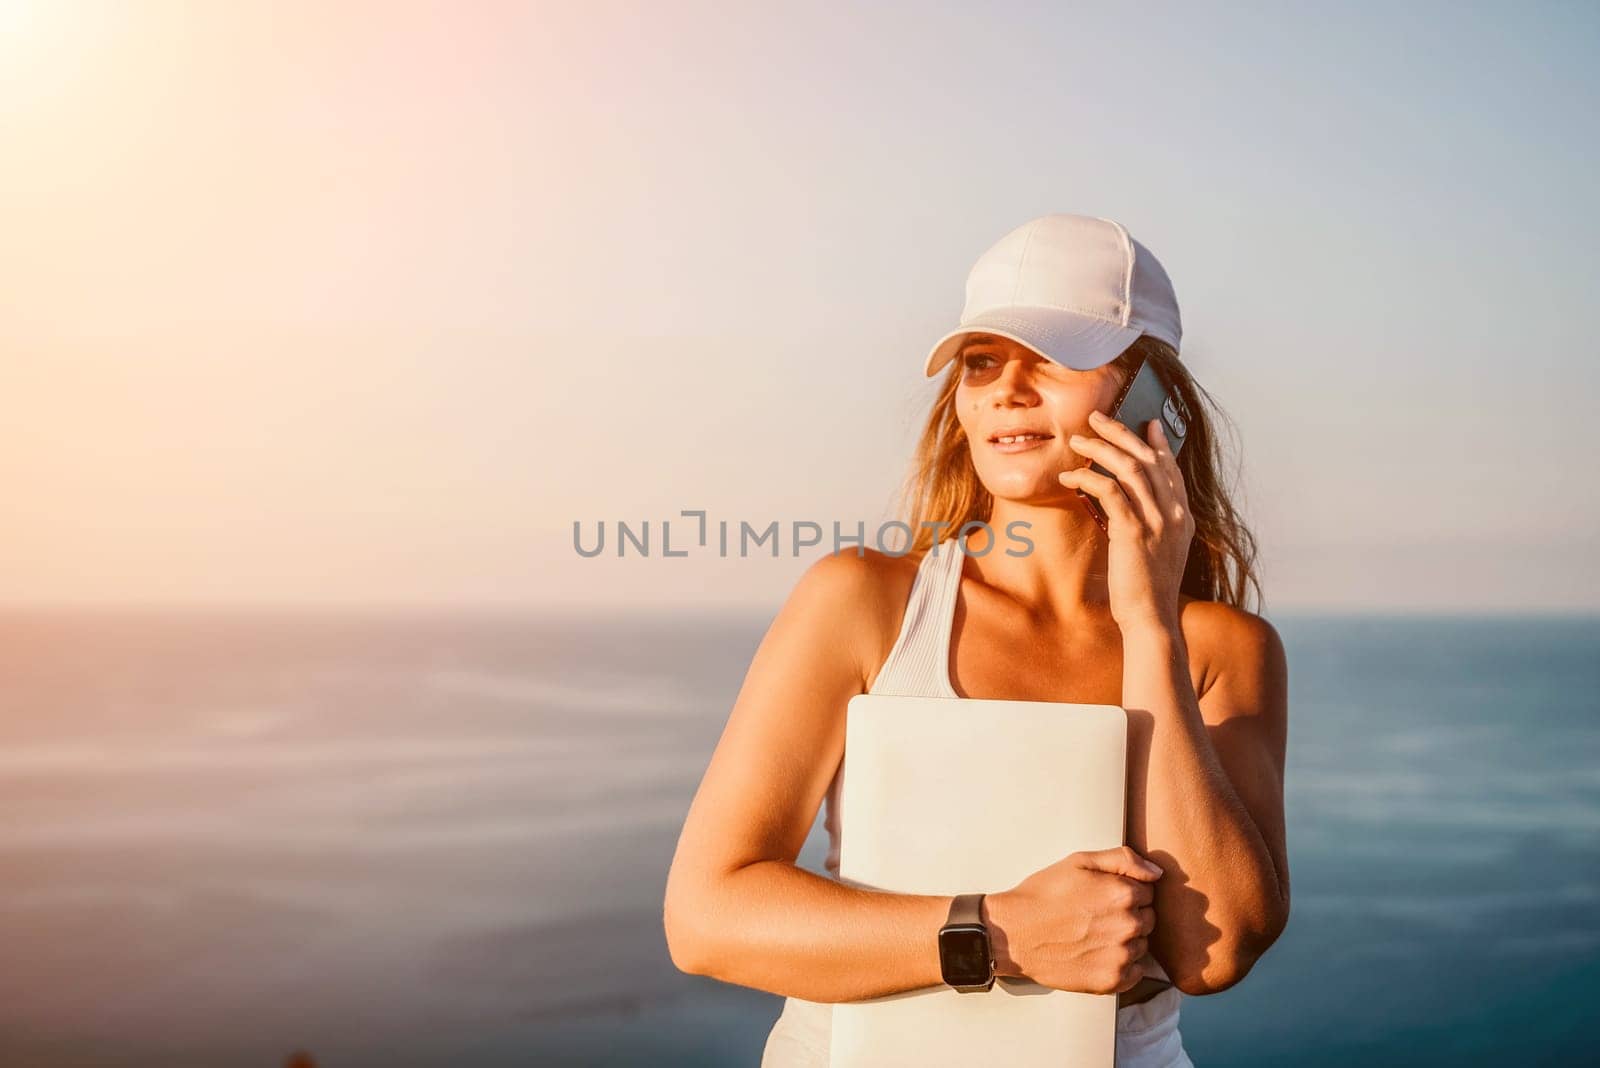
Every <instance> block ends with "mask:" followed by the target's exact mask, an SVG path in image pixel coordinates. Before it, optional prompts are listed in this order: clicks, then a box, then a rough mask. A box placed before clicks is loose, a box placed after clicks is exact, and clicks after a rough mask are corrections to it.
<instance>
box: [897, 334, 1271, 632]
mask: <svg viewBox="0 0 1600 1068" xmlns="http://www.w3.org/2000/svg"><path fill="white" fill-rule="evenodd" d="M1141 359H1143V360H1147V361H1149V362H1150V363H1151V364H1152V365H1153V366H1154V368H1155V372H1156V374H1157V376H1158V377H1159V378H1160V379H1161V381H1162V383H1163V384H1164V385H1165V386H1166V387H1167V388H1168V389H1169V390H1172V391H1173V392H1175V393H1177V394H1178V396H1179V397H1180V398H1181V399H1182V401H1183V403H1184V406H1185V407H1186V408H1187V409H1188V413H1189V420H1188V436H1187V437H1186V438H1185V439H1184V446H1183V450H1182V451H1181V452H1180V453H1179V454H1178V470H1179V471H1181V472H1182V473H1183V481H1184V487H1185V490H1186V492H1187V493H1188V497H1189V509H1190V512H1191V513H1192V515H1193V516H1194V524H1195V529H1194V537H1193V538H1192V539H1191V540H1190V543H1189V559H1188V561H1187V562H1186V563H1185V565H1184V569H1183V580H1182V583H1181V584H1180V587H1179V589H1180V590H1181V592H1183V593H1185V594H1188V595H1189V596H1190V597H1194V598H1197V599H1199V600H1203V601H1220V602H1223V603H1225V604H1229V605H1232V606H1234V607H1235V608H1245V607H1246V606H1245V597H1246V593H1247V587H1249V588H1253V589H1254V590H1255V599H1256V603H1257V604H1258V605H1260V604H1261V603H1262V601H1263V595H1262V589H1261V582H1260V580H1259V579H1258V578H1257V576H1256V541H1255V537H1254V535H1252V534H1251V533H1250V530H1249V528H1248V527H1246V526H1245V523H1244V520H1243V519H1242V518H1241V517H1240V515H1239V512H1238V510H1237V509H1236V508H1235V507H1234V505H1233V501H1232V500H1231V498H1230V490H1229V487H1228V486H1225V485H1224V483H1223V481H1222V479H1221V477H1220V472H1221V470H1222V461H1223V451H1222V448H1221V443H1220V442H1219V441H1218V440H1217V436H1216V434H1215V432H1214V417H1215V419H1216V420H1220V421H1222V422H1225V423H1227V424H1228V425H1229V426H1230V427H1232V426H1233V422H1232V420H1230V419H1228V417H1227V415H1226V413H1225V412H1223V410H1222V408H1221V407H1220V406H1219V405H1218V404H1217V403H1216V402H1215V400H1213V399H1212V397H1211V394H1210V393H1208V392H1207V391H1206V390H1205V389H1204V388H1203V387H1202V386H1201V385H1200V384H1199V383H1198V382H1196V381H1195V380H1194V377H1193V376H1192V375H1191V374H1190V373H1189V369H1188V368H1187V367H1185V366H1184V365H1183V364H1182V363H1181V362H1180V361H1179V359H1178V354H1177V352H1176V351H1175V350H1174V349H1173V348H1172V346H1171V345H1168V344H1167V343H1166V342H1164V341H1159V340H1157V339H1156V338H1153V337H1150V336H1148V335H1144V336H1141V337H1140V338H1139V339H1138V340H1137V341H1135V342H1134V343H1133V344H1132V345H1131V346H1129V347H1128V349H1127V351H1125V352H1123V354H1122V355H1121V356H1118V357H1117V358H1116V359H1115V360H1114V361H1112V366H1113V367H1115V368H1117V369H1118V370H1119V371H1121V372H1122V374H1123V375H1124V376H1127V375H1129V374H1132V373H1133V372H1134V370H1135V369H1137V367H1138V365H1139V361H1140V360H1141ZM964 366H965V361H964V360H962V359H961V358H960V357H959V356H958V357H957V358H956V359H954V360H952V361H951V364H950V370H949V372H948V373H947V374H946V375H945V379H944V383H943V385H942V386H941V387H940V390H939V396H938V397H937V398H936V399H935V400H934V402H933V407H932V409H931V410H930V411H929V413H928V420H927V423H926V424H925V425H924V427H923V429H922V435H921V437H920V438H919V440H918V442H917V450H916V454H915V457H914V459H913V461H912V467H911V473H910V475H909V476H908V478H907V479H906V482H905V484H904V486H903V487H902V489H901V494H900V503H899V506H898V509H897V510H898V513H899V514H901V515H905V516H907V517H908V519H907V525H908V526H910V528H911V531H912V536H911V543H910V545H908V546H907V547H906V549H905V553H906V554H908V555H909V554H913V553H917V554H920V553H924V552H927V551H928V550H929V549H930V548H932V546H933V539H934V533H935V531H937V530H942V531H943V532H944V533H943V536H945V537H949V536H951V535H953V534H954V533H955V532H957V531H959V530H961V529H962V527H963V526H964V525H965V524H967V523H972V522H978V521H984V522H987V521H988V519H989V516H990V514H991V513H992V511H993V509H994V498H993V497H992V496H991V495H990V493H989V491H988V490H987V489H985V488H984V486H983V482H982V481H981V480H980V479H979V478H978V472H977V470H976V469H975V468H974V467H973V466H972V450H971V448H970V446H969V443H968V441H967V436H966V432H965V431H964V430H962V428H961V421H960V419H958V418H957V416H956V407H955V395H956V387H957V386H958V385H960V383H961V376H962V373H963V368H964ZM1234 438H1235V440H1237V434H1234ZM941 522H942V523H946V524H948V526H946V527H943V528H939V527H928V526H923V525H922V524H924V523H941Z"/></svg>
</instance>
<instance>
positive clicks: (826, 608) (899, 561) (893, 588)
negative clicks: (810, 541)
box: [790, 548, 923, 689]
mask: <svg viewBox="0 0 1600 1068" xmlns="http://www.w3.org/2000/svg"><path fill="white" fill-rule="evenodd" d="M922 556H923V554H922V553H917V554H915V555H913V554H903V555H900V556H893V555H890V554H889V553H885V552H880V551H879V550H877V549H871V548H864V549H862V550H861V552H859V553H857V552H854V551H848V552H839V553H826V554H824V555H822V556H819V557H818V558H817V559H815V560H813V561H812V562H811V565H810V566H809V567H808V568H807V569H806V572H805V574H804V575H802V576H801V578H800V581H799V582H798V583H797V584H796V586H795V589H794V592H793V593H792V594H791V595H790V596H791V598H806V599H816V601H817V602H818V604H817V609H818V610H819V611H821V612H824V613H826V615H827V617H828V618H829V619H830V621H831V622H832V623H833V625H834V626H835V627H836V628H837V629H836V632H835V633H837V634H838V635H839V637H840V639H841V640H844V641H848V642H849V643H850V644H851V645H852V646H853V647H854V649H855V651H856V654H857V656H858V658H859V662H860V664H861V665H862V673H863V689H866V688H869V687H870V686H871V684H872V682H873V681H874V679H875V677H876V675H877V671H878V668H879V667H880V666H881V665H882V664H883V662H884V660H885V659H887V658H888V655H889V651H890V649H892V648H893V647H894V641H895V637H896V636H897V635H898V634H899V631H900V624H901V622H902V617H903V616H904V614H905V610H906V602H907V600H908V599H909V597H910V594H911V585H912V583H913V582H914V581H915V580H916V575H917V565H918V564H919V563H920V562H921V560H922Z"/></svg>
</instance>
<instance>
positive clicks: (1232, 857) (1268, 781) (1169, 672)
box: [1122, 611, 1289, 994]
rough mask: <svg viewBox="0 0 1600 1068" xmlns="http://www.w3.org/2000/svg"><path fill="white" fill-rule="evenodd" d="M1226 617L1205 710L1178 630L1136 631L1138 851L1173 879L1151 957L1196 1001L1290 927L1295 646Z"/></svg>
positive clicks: (1129, 640)
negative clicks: (1287, 813) (1288, 794)
mask: <svg viewBox="0 0 1600 1068" xmlns="http://www.w3.org/2000/svg"><path fill="white" fill-rule="evenodd" d="M1225 619H1226V624H1225V626H1224V630H1225V633H1223V634H1222V635H1220V636H1219V640H1218V641H1217V643H1216V648H1217V649H1218V653H1217V656H1218V657H1219V658H1220V659H1221V662H1220V663H1213V664H1211V665H1210V666H1209V667H1210V670H1209V672H1208V674H1209V675H1210V681H1208V682H1207V683H1206V684H1205V687H1206V688H1205V693H1204V695H1203V696H1201V697H1199V698H1196V696H1195V691H1194V684H1193V683H1192V682H1191V681H1190V665H1189V655H1188V650H1187V648H1186V644H1185V641H1184V638H1183V631H1182V628H1181V627H1179V626H1178V624H1177V622H1176V621H1175V620H1173V621H1170V622H1168V623H1161V624H1158V623H1155V622H1148V623H1142V624H1137V625H1134V626H1130V627H1128V628H1125V629H1124V631H1123V669H1122V670H1123V694H1122V703H1123V706H1124V707H1125V708H1127V709H1128V713H1129V757H1130V762H1131V763H1132V766H1133V767H1134V768H1140V766H1141V764H1142V770H1141V771H1140V776H1141V778H1142V779H1143V780H1144V782H1145V784H1146V786H1145V791H1144V803H1143V811H1142V812H1141V811H1134V810H1132V809H1131V808H1130V811H1129V813H1128V816H1129V826H1130V833H1129V837H1130V841H1129V845H1131V846H1133V847H1134V849H1136V850H1137V851H1138V852H1139V853H1141V854H1142V855H1144V856H1147V857H1149V858H1150V859H1152V860H1154V861H1155V862H1156V863H1157V864H1159V865H1161V866H1162V868H1163V869H1165V871H1166V874H1165V875H1164V876H1162V878H1161V879H1160V881H1159V882H1157V883H1156V884H1155V912H1156V918H1157V925H1156V929H1155V930H1154V931H1153V932H1152V933H1151V938H1150V943H1151V946H1150V948H1151V952H1152V953H1153V954H1154V955H1155V957H1156V959H1157V960H1159V961H1161V962H1162V965H1163V966H1164V967H1165V968H1166V969H1167V973H1168V975H1170V976H1171V977H1172V980H1173V982H1174V983H1175V984H1176V985H1177V986H1178V988H1179V989H1180V990H1182V991H1183V992H1184V993H1187V994H1211V993H1216V992H1217V991H1220V990H1225V989H1227V988H1228V987H1230V986H1232V985H1233V984H1235V983H1237V982H1238V981H1239V980H1240V979H1243V978H1244V976H1245V975H1246V974H1247V973H1248V972H1249V971H1250V968H1251V966H1252V965H1254V963H1255V961H1256V960H1257V959H1258V958H1259V957H1260V956H1261V955H1262V954H1263V953H1265V952H1266V951H1267V948H1268V947H1269V946H1271V945H1272V943H1273V942H1274V941H1276V940H1277V938H1278V935H1279V934H1281V933H1282V932H1283V929H1284V926H1285V924H1287V923H1288V919H1289V866H1288V856H1287V848H1286V844H1285V828H1284V813H1283V765H1284V752H1285V748H1286V742H1287V722H1288V707H1287V706H1288V668H1287V664H1286V660H1285V656H1284V652H1283V644H1282V642H1281V640H1280V639H1279V637H1278V634H1277V631H1276V630H1274V629H1273V627H1272V624H1270V623H1268V622H1267V621H1266V620H1263V619H1261V618H1259V617H1257V616H1253V615H1249V614H1247V613H1244V612H1237V611H1228V612H1227V613H1226V615H1225ZM1139 839H1142V840H1139Z"/></svg>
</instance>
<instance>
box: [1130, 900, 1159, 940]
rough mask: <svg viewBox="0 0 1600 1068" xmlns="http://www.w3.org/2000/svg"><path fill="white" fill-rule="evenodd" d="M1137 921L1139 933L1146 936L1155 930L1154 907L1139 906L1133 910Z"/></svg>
mask: <svg viewBox="0 0 1600 1068" xmlns="http://www.w3.org/2000/svg"><path fill="white" fill-rule="evenodd" d="M1133 914H1134V916H1135V917H1137V918H1138V920H1139V933H1140V934H1142V935H1148V934H1150V933H1151V932H1152V931H1154V930H1155V929H1156V910H1155V906H1154V905H1140V906H1139V907H1138V908H1136V909H1134V910H1133Z"/></svg>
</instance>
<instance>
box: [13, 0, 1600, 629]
mask: <svg viewBox="0 0 1600 1068" xmlns="http://www.w3.org/2000/svg"><path fill="white" fill-rule="evenodd" d="M1597 50H1600V13H1597V10H1596V9H1595V8H1593V7H1592V6H1590V5H1586V4H1578V3H1551V4H1544V5H1533V6H1520V5H1519V6H1515V7H1513V6H1511V5H1476V6H1474V5H1465V4H1448V5H1437V6H1429V5H1424V4H1405V5H1380V4H1370V5H1340V6H1338V7H1337V8H1330V7H1328V6H1327V5H1312V4H1301V5H1287V4H1286V5H1241V4H1221V5H1203V4H1182V5H1179V4H1174V5H1158V4H1146V5H1140V6H1139V7H1138V8H1137V9H1136V10H1130V9H1126V8H1123V9H1114V8H1112V7H1111V6H1109V5H1088V4H1072V3H1068V4H1042V5H1017V4H992V5H984V6H983V7H982V8H981V9H980V8H974V7H972V6H971V5H949V6H937V7H936V6H934V5H925V4H905V5H896V4H883V5H872V6H871V7H870V8H867V7H865V6H861V7H858V6H857V5H830V6H829V7H828V8H826V9H821V10H816V9H811V8H802V7H801V6H799V5H759V4H753V5H711V4H693V3H676V2H675V3H673V4H647V3H641V4H631V5H615V4H605V3H585V4H583V5H573V4H536V3H526V4H493V3H474V4H446V3H440V4H429V5H424V4H415V3H401V4H377V3H334V4H327V3H316V4H312V3H303V2H292V3H281V2H280V3H271V4H267V3H255V2H243V0H241V2H233V3H229V4H201V3H190V4H171V3H160V2H156V0H149V2H141V3H139V4H120V3H109V2H107V3H89V2H82V0H68V2H56V0H0V235H3V236H0V398H3V403H4V418H3V419H0V479H3V481H4V485H5V486H6V487H7V489H8V492H7V493H6V494H5V497H4V501H3V503H0V509H3V511H0V520H3V524H0V529H3V531H4V534H3V537H0V601H4V602H5V603H8V604H15V605H22V604H29V605H34V604H62V605H81V604H89V603H95V604H138V605H150V604H156V605H197V606H214V605H233V604H273V605H308V606H309V605H319V606H320V605H333V606H349V605H360V606H379V607H396V608H398V607H409V606H422V607H428V606H480V607H497V608H500V607H504V608H513V609H521V608H554V609H559V610H569V611H578V610H588V609H595V610H609V609H612V608H621V607H629V608H635V609H638V610H641V611H643V610H668V611H670V610H676V609H680V608H684V607H687V606H691V605H692V606H695V607H697V608H723V607H730V608H731V607H745V608H751V609H755V610H763V611H765V610H770V609H771V608H773V607H774V606H775V605H777V604H779V603H781V601H782V598H783V596H784V595H785V593H786V592H787V590H788V589H789V588H790V587H792V585H793V583H794V581H795V580H796V579H797V578H798V576H799V574H800V573H801V572H802V571H803V570H804V568H805V567H806V566H807V565H808V564H809V562H810V560H811V559H814V558H815V556H816V555H818V554H819V553H821V552H824V551H827V549H828V548H829V547H830V545H829V544H828V543H827V542H826V541H825V543H824V544H823V545H822V546H819V547H813V548H810V549H804V550H800V552H799V555H796V554H795V552H794V550H793V544H792V543H793V540H794V539H793V538H792V537H790V536H789V535H788V534H785V535H784V537H783V539H782V542H781V549H782V555H781V556H780V558H779V559H776V560H774V559H771V558H770V557H768V558H756V557H746V558H739V557H738V556H737V555H736V554H735V555H731V556H729V557H721V556H719V555H717V554H715V553H714V552H711V551H710V550H708V549H698V547H696V551H692V552H690V553H689V554H688V555H687V556H684V557H673V558H666V557H664V556H662V555H661V552H660V538H661V525H662V523H663V522H666V521H669V520H676V521H675V522H673V523H672V543H673V546H674V549H675V550H677V549H678V548H679V547H680V546H683V545H686V544H687V542H688V541H689V539H690V536H691V535H692V533H693V531H694V526H693V523H694V521H693V520H692V519H688V518H685V517H683V516H682V515H681V513H682V512H684V511H686V510H688V511H692V510H703V511H704V512H705V513H706V516H707V518H708V520H709V521H710V523H711V524H712V530H713V538H712V543H713V544H714V542H715V529H716V524H717V523H719V522H721V521H727V522H728V523H729V524H730V525H731V526H732V527H733V528H734V529H735V530H736V529H737V526H738V524H739V523H740V522H741V521H744V522H748V523H750V524H751V525H752V526H755V527H757V528H762V527H765V526H766V525H767V524H768V523H771V522H778V523H780V525H783V526H785V527H787V525H788V524H791V523H793V522H795V521H811V522H816V523H818V524H820V525H822V527H823V528H824V530H825V531H830V532H831V524H832V523H833V522H835V521H838V522H840V523H841V525H842V526H843V527H845V528H846V529H847V530H853V529H854V527H855V524H856V523H858V522H864V523H865V524H866V525H867V529H868V530H869V531H871V530H872V529H874V528H876V526H877V525H878V524H879V523H881V522H882V521H883V520H885V519H887V518H891V517H892V516H893V511H892V508H893V504H894V500H895V495H896V493H897V491H898V489H899V486H900V482H901V479H902V478H903V477H904V474H905V472H906V469H907V465H908V463H909V460H910V456H911V450H912V447H913V445H914V443H915V440H916V435H917V431H918V429H919V427H920V425H921V422H922V419H923V418H924V416H925V414H926V412H927V410H928V406H929V404H930V402H931V400H932V398H933V395H934V392H935V390H936V385H935V383H934V381H933V380H927V379H924V378H923V377H922V372H921V367H922V362H923V359H924V357H925V355H926V353H927V350H928V348H929V347H930V346H931V344H932V343H933V341H934V340H936V339H937V338H938V337H939V336H941V335H942V334H943V333H944V332H945V331H947V330H949V329H951V328H953V327H954V326H955V324H956V322H957V319H958V317H959V315H960V312H961V307H962V301H963V294H964V285H965V278H966V273H967V271H968V270H969V269H970V267H971V266H972V263H973V262H974V261H975V260H976V259H977V257H978V256H979V255H980V254H981V253H982V252H983V251H984V250H985V249H986V248H988V247H989V246H990V245H991V244H993V243H994V242H995V241H996V240H998V239H999V238H1000V237H1001V236H1002V235H1003V234H1005V233H1006V232H1008V231H1009V230H1011V229H1012V228H1014V227H1016V226H1018V225H1020V224H1022V223H1023V222H1026V221H1027V220H1029V219H1031V218H1034V217H1036V216H1038V215H1042V214H1045V213H1048V212H1057V211H1066V212H1077V213H1082V214H1088V215H1098V216H1103V217H1109V218H1114V219H1117V220H1119V221H1121V222H1122V223H1124V224H1125V225H1126V226H1127V227H1128V228H1129V230H1130V231H1131V232H1132V233H1133V235H1134V236H1135V237H1137V238H1138V239H1139V240H1140V241H1141V242H1142V243H1143V244H1145V245H1146V246H1148V247H1149V248H1151V249H1152V250H1153V251H1154V252H1155V253H1156V255H1157V256H1158V257H1159V258H1160V259H1161V261H1162V263H1163V264H1164V265H1165V267H1166V269H1167V271H1168V272H1169V274H1170V275H1171V276H1172V278H1173V281H1174V284H1175V287H1176V290H1177V293H1178V298H1179V302H1180V305H1181V307H1182V312H1183V320H1184V348H1183V355H1184V359H1185V361H1186V362H1187V363H1188V365H1189V366H1190V367H1191V369H1192V370H1193V372H1194V373H1195V375H1196V376H1197V378H1198V379H1199V380H1200V382H1201V384H1202V385H1204V386H1205V387H1206V389H1207V390H1208V391H1209V392H1210V394H1211V395H1212V396H1213V398H1215V400H1216V401H1217V403H1218V404H1219V405H1220V406H1221V408H1222V409H1223V411H1224V412H1225V413H1226V415H1227V417H1228V419H1229V420H1230V421H1231V423H1232V424H1233V427H1234V433H1235V435H1236V440H1237V445H1238V451H1237V452H1236V454H1235V456H1234V459H1235V463H1236V464H1237V471H1238V489H1239V495H1238V503H1239V507H1240V509H1241V511H1242V513H1243V515H1244V517H1245V519H1246V521H1247V523H1248V524H1249V525H1250V528H1251V529H1252V531H1253V532H1254V533H1255V535H1256V538H1257V540H1258V542H1259V544H1260V546H1261V558H1260V574H1261V578H1262V582H1263V585H1264V587H1265V592H1266V602H1265V606H1264V609H1265V612H1266V614H1268V615H1269V616H1270V615H1271V614H1273V613H1274V612H1284V613H1287V612H1299V611H1307V612H1311V611H1328V612H1384V613H1392V612H1418V611H1443V612H1472V613H1476V612H1491V611H1543V610H1553V611H1584V612H1592V611H1595V610H1596V609H1597V607H1600V563H1597V559H1600V554H1597V550H1600V502H1597V500H1596V493H1595V479H1594V475H1593V472H1594V471H1595V470H1596V467H1597V464H1600V443H1597V442H1600V439H1597V436H1596V435H1595V434H1594V432H1593V430H1592V428H1591V424H1592V422H1593V419H1594V417H1593V415H1592V414H1591V413H1590V411H1589V408H1588V399H1589V398H1592V397H1594V396H1596V395H1597V394H1600V389H1597V387H1600V371H1597V359H1596V352H1595V348H1596V346H1595V343H1594V340H1593V330H1592V327H1591V324H1590V323H1589V321H1588V313H1589V312H1590V311H1591V309H1592V307H1593V304H1594V302H1593V299H1592V294H1593V293H1594V292H1595V290H1596V288H1597V283H1600V264H1597V258H1596V253H1595V249H1596V247H1597V243H1600V208H1597V207H1596V201H1595V197H1594V179H1593V175H1594V172H1595V170H1596V163H1597V156H1600V138H1597V136H1596V135H1597V122H1600V120H1597V118H1596V116H1597V115H1600V75H1596V73H1595V68H1594V64H1593V62H1592V57H1593V56H1594V55H1595V54H1596V51H1597ZM619 521H621V522H627V523H629V524H630V526H631V527H632V528H633V529H634V530H635V531H638V530H639V529H640V528H641V527H642V525H643V524H644V522H646V521H648V522H649V523H650V527H651V529H652V539H653V540H652V544H651V549H652V555H651V556H648V557H642V556H638V555H630V556H629V557H627V558H622V559H618V558H616V557H615V556H614V555H612V554H611V553H607V554H603V555H602V556H600V557H596V558H593V559H589V558H585V557H583V556H580V555H579V554H578V552H577V551H576V550H575V547H574V540H573V531H574V524H578V525H579V526H580V527H581V529H582V530H583V531H584V532H585V540H586V541H588V540H591V539H592V535H593V533H594V532H595V531H596V530H597V529H598V527H599V524H600V523H601V522H605V523H606V524H607V526H608V528H609V535H610V537H611V542H609V543H608V544H609V545H611V546H612V548H614V545H615V536H616V524H617V523H618V522H619Z"/></svg>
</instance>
